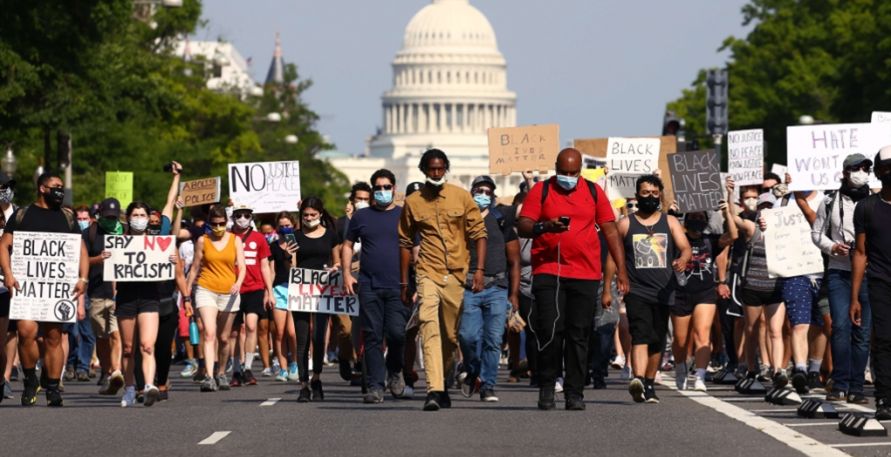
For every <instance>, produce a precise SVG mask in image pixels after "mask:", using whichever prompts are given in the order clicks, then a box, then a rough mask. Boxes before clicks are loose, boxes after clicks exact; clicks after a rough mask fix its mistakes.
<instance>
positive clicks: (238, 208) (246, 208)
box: [232, 203, 254, 214]
mask: <svg viewBox="0 0 891 457" xmlns="http://www.w3.org/2000/svg"><path fill="white" fill-rule="evenodd" d="M238 211H247V212H250V213H253V212H254V209H253V208H251V206H250V205H248V204H245V203H236V204H235V205H233V206H232V213H233V214H235V213H236V212H238Z"/></svg>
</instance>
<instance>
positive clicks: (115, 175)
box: [105, 171, 133, 208]
mask: <svg viewBox="0 0 891 457" xmlns="http://www.w3.org/2000/svg"><path fill="white" fill-rule="evenodd" d="M105 198H116V199H118V201H119V202H120V203H121V206H123V207H124V208H126V207H127V205H129V204H130V202H132V201H133V172H132V171H106V172H105Z"/></svg>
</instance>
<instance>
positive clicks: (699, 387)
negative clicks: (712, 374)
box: [693, 377, 708, 392]
mask: <svg viewBox="0 0 891 457" xmlns="http://www.w3.org/2000/svg"><path fill="white" fill-rule="evenodd" d="M693 390H695V391H697V392H708V387H706V386H705V379H702V378H700V377H697V378H696V381H694V382H693Z"/></svg>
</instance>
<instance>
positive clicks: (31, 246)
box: [9, 232, 82, 323]
mask: <svg viewBox="0 0 891 457" xmlns="http://www.w3.org/2000/svg"><path fill="white" fill-rule="evenodd" d="M81 243H82V241H81V236H80V235H77V234H73V233H44V232H15V236H14V237H13V240H12V274H13V275H14V276H15V278H16V280H17V281H18V282H19V286H20V289H19V290H18V291H14V292H13V297H12V302H11V303H10V308H9V318H10V319H15V320H29V321H38V322H69V323H73V322H75V321H76V320H77V302H76V301H75V299H74V287H75V286H76V285H77V281H78V278H79V277H80V247H81Z"/></svg>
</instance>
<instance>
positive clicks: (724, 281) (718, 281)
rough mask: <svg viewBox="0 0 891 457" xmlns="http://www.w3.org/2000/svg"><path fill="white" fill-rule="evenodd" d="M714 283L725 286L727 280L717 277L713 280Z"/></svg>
mask: <svg viewBox="0 0 891 457" xmlns="http://www.w3.org/2000/svg"><path fill="white" fill-rule="evenodd" d="M715 284H718V285H721V284H723V285H725V286H726V285H727V280H726V279H717V280H715Z"/></svg>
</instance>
